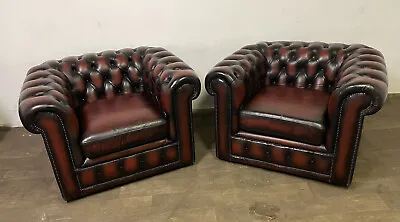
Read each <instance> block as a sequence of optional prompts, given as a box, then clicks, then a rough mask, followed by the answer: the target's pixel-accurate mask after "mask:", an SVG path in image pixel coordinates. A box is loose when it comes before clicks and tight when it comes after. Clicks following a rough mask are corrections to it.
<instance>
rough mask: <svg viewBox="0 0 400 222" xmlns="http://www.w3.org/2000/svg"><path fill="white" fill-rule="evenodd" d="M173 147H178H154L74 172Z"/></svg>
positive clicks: (174, 144) (172, 144) (176, 144)
mask: <svg viewBox="0 0 400 222" xmlns="http://www.w3.org/2000/svg"><path fill="white" fill-rule="evenodd" d="M173 146H177V147H178V143H171V144H166V145H164V146H159V147H155V148H153V149H150V150H146V151H143V152H139V153H135V154H132V155H129V156H124V157H121V158H118V159H113V160H109V161H106V162H102V163H98V164H95V165H91V166H87V167H83V168H77V169H75V171H76V172H81V171H84V170H87V169H92V168H96V167H99V166H104V165H107V164H109V163H116V162H117V161H118V160H126V159H128V158H131V157H134V156H137V155H140V154H144V153H149V152H152V151H156V150H162V149H167V148H170V147H173Z"/></svg>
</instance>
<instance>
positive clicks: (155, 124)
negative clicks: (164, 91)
mask: <svg viewBox="0 0 400 222" xmlns="http://www.w3.org/2000/svg"><path fill="white" fill-rule="evenodd" d="M81 123H82V138H81V147H82V150H83V152H84V154H85V156H87V157H88V158H96V157H100V156H103V155H106V154H109V153H112V152H117V151H121V150H124V149H126V148H129V147H132V146H138V145H142V144H145V143H149V142H152V141H156V140H160V139H164V138H166V137H167V136H168V124H167V121H166V119H165V118H164V117H163V116H161V113H160V112H159V111H158V110H157V109H156V108H155V107H154V106H152V104H151V103H149V102H148V101H147V100H146V98H145V97H144V96H143V95H142V94H140V93H132V94H128V95H121V96H116V97H115V98H113V99H99V100H96V101H94V102H92V103H88V104H85V105H84V106H83V107H82V113H81Z"/></svg>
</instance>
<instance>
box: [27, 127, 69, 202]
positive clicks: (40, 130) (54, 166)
mask: <svg viewBox="0 0 400 222" xmlns="http://www.w3.org/2000/svg"><path fill="white" fill-rule="evenodd" d="M31 126H32V127H33V128H35V129H37V130H38V131H39V132H40V134H42V136H43V139H44V143H45V146H46V150H47V153H48V155H49V159H50V162H51V165H52V166H53V172H54V174H55V176H56V180H57V183H58V185H59V186H60V187H62V188H63V189H60V191H61V195H62V196H63V197H64V198H66V196H65V193H64V189H65V188H64V184H63V183H62V182H61V179H60V176H59V175H58V169H57V165H56V163H55V161H54V157H53V153H52V150H51V148H50V144H49V141H48V138H47V134H46V132H45V131H44V130H42V129H41V128H39V127H37V126H36V125H35V124H33V123H32V124H31Z"/></svg>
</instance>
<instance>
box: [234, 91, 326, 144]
mask: <svg viewBox="0 0 400 222" xmlns="http://www.w3.org/2000/svg"><path fill="white" fill-rule="evenodd" d="M328 100H329V93H327V92H323V91H316V90H309V89H299V88H294V87H284V86H271V87H267V88H265V89H264V90H262V91H261V92H259V93H258V94H257V95H256V96H255V97H254V98H253V99H252V100H251V101H250V102H249V103H248V104H246V105H245V106H244V107H242V109H241V110H240V128H241V129H242V130H244V131H247V132H251V133H257V134H262V135H265V136H273V137H278V138H283V139H288V140H293V141H298V142H303V143H307V144H312V145H321V144H322V143H323V142H324V138H325V124H324V123H325V122H324V121H325V115H326V112H327V107H328Z"/></svg>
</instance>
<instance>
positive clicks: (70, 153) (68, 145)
mask: <svg viewBox="0 0 400 222" xmlns="http://www.w3.org/2000/svg"><path fill="white" fill-rule="evenodd" d="M56 116H57V118H58V120H59V121H60V123H61V126H62V129H63V133H64V136H65V140H66V142H67V147H68V153H69V156H70V158H71V162H72V167H73V168H74V169H76V166H75V162H74V158H73V156H72V152H71V147H70V143H69V139H68V135H67V131H66V130H65V126H64V123H63V121H62V119H61V118H60V116H59V115H58V114H56ZM75 177H76V180H77V182H78V186H79V190H81V184H80V182H79V177H78V175H77V174H75Z"/></svg>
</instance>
